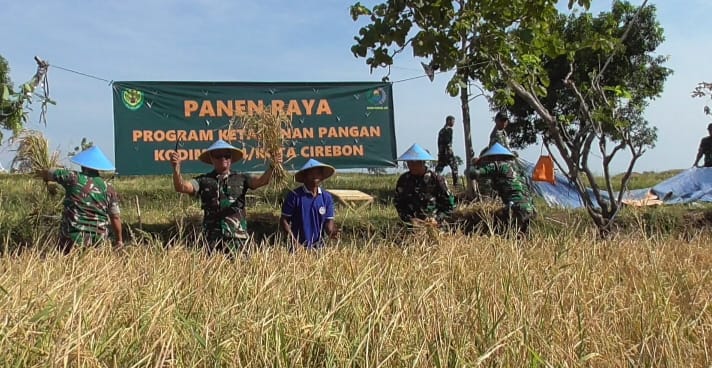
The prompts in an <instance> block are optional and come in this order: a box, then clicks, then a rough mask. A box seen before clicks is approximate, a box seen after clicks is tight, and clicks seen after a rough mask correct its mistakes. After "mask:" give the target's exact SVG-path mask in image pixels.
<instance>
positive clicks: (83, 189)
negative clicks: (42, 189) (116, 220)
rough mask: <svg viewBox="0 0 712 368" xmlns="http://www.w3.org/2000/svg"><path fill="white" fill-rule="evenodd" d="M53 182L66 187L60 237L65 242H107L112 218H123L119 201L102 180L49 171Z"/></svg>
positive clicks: (112, 188) (60, 170)
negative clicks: (86, 237) (82, 239)
mask: <svg viewBox="0 0 712 368" xmlns="http://www.w3.org/2000/svg"><path fill="white" fill-rule="evenodd" d="M50 175H51V177H52V180H53V181H56V182H57V183H59V184H60V185H61V186H62V187H64V190H65V195H64V202H63V204H64V210H63V212H62V224H61V225H60V233H61V235H62V236H63V237H65V238H70V239H79V238H83V237H84V236H83V235H87V236H89V238H90V239H93V240H100V239H105V238H106V237H107V235H108V234H109V223H110V221H109V216H110V215H118V214H120V209H119V197H118V195H117V194H116V191H115V190H114V187H113V186H111V184H108V183H107V182H105V181H104V179H102V178H101V177H100V176H95V175H89V174H86V173H83V172H76V171H71V170H67V169H54V170H51V171H50Z"/></svg>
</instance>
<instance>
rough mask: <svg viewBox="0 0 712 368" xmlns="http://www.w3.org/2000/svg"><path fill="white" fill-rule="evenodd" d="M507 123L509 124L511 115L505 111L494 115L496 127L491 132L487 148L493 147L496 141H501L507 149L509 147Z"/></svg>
mask: <svg viewBox="0 0 712 368" xmlns="http://www.w3.org/2000/svg"><path fill="white" fill-rule="evenodd" d="M507 125H509V117H508V116H507V113H506V112H504V111H500V112H498V113H497V115H495V116H494V128H492V132H490V140H489V145H488V146H487V148H490V147H492V146H493V145H494V144H495V143H499V144H501V145H502V146H504V148H506V149H511V148H510V147H509V137H508V136H507Z"/></svg>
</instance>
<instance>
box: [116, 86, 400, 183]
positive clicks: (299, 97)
mask: <svg viewBox="0 0 712 368" xmlns="http://www.w3.org/2000/svg"><path fill="white" fill-rule="evenodd" d="M112 88H113V95H114V142H115V145H114V147H115V157H116V169H117V172H118V173H119V174H122V175H148V174H166V173H170V172H171V170H172V169H171V165H170V154H171V153H173V152H178V153H179V154H180V155H181V158H182V159H183V160H184V164H183V165H182V171H183V172H185V173H202V172H207V171H209V170H210V166H209V165H207V164H205V163H202V162H200V161H198V156H199V155H200V153H201V152H202V151H204V150H205V149H206V148H208V147H209V146H210V144H212V143H213V142H214V141H216V140H217V139H223V140H225V141H227V142H229V143H231V144H233V145H234V146H236V147H238V148H241V149H243V150H244V151H245V159H244V160H243V161H241V162H238V163H235V164H233V170H237V171H262V170H264V168H265V154H264V152H262V151H261V150H260V149H258V148H257V144H256V142H254V141H252V140H249V139H247V138H248V137H246V134H244V131H242V130H241V129H229V121H230V118H232V117H233V116H241V115H245V114H246V115H251V114H254V113H255V112H258V111H261V110H262V109H264V108H267V107H269V108H270V109H271V110H272V111H275V110H277V109H281V110H283V111H285V112H287V113H288V114H291V116H292V128H291V129H283V130H282V135H283V137H284V138H285V141H286V143H287V144H286V145H285V149H284V160H285V161H286V164H285V166H286V167H287V169H290V170H294V169H298V168H299V167H301V166H302V165H303V164H304V163H305V162H306V161H307V160H308V159H310V158H314V159H317V160H319V161H322V162H324V163H327V164H330V165H333V166H334V167H336V168H339V169H350V168H372V167H394V166H395V165H396V164H395V158H396V140H395V130H394V123H393V97H392V93H391V92H392V88H391V84H390V83H371V82H345V83H335V82H334V83H331V82H329V83H248V82H245V83H243V82H114V83H113V85H112Z"/></svg>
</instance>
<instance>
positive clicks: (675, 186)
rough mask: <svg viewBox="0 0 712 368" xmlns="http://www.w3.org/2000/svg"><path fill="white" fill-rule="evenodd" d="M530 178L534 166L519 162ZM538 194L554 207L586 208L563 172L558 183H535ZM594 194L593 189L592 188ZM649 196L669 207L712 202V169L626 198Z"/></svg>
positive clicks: (675, 178)
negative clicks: (680, 204)
mask: <svg viewBox="0 0 712 368" xmlns="http://www.w3.org/2000/svg"><path fill="white" fill-rule="evenodd" d="M519 163H520V164H521V165H522V167H523V168H524V171H525V173H526V175H528V177H529V178H531V176H532V173H533V172H534V164H533V163H531V162H527V161H524V160H521V159H520V160H519ZM531 183H532V185H533V189H534V192H536V195H538V196H540V197H542V198H543V199H544V200H545V201H546V203H547V204H548V205H549V206H551V207H563V208H580V207H583V202H582V201H581V197H580V196H579V195H578V192H576V188H575V187H574V186H573V185H572V184H571V183H569V180H568V179H567V178H566V177H565V176H564V175H561V174H559V173H557V174H556V184H550V183H547V182H540V181H533V182H531ZM589 191H590V189H589ZM649 194H653V195H655V196H657V197H658V198H659V199H660V200H662V201H663V203H665V204H679V203H691V202H712V168H709V167H707V168H694V167H693V168H690V169H687V170H685V171H683V172H681V173H680V174H677V175H675V176H673V177H672V178H670V179H667V180H665V181H662V182H660V183H658V184H657V185H655V186H653V187H652V188H648V189H637V190H632V191H630V192H628V193H626V195H625V198H626V199H643V198H645V197H647V196H648V195H649Z"/></svg>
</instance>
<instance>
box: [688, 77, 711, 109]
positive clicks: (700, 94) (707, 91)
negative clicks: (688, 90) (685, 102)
mask: <svg viewBox="0 0 712 368" xmlns="http://www.w3.org/2000/svg"><path fill="white" fill-rule="evenodd" d="M692 97H694V98H705V97H710V98H712V83H709V82H700V83H698V84H697V87H695V89H694V90H692ZM703 111H704V113H705V115H707V116H712V110H710V106H709V105H705V107H704V108H703Z"/></svg>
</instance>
